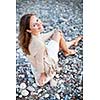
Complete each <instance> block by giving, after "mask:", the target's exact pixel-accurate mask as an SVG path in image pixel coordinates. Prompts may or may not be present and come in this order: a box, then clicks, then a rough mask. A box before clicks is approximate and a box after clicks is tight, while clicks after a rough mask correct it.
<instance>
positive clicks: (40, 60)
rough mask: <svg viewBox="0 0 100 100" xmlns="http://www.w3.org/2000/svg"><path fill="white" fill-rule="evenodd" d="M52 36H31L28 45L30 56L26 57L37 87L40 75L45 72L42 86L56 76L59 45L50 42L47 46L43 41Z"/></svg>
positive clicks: (52, 41) (48, 34)
mask: <svg viewBox="0 0 100 100" xmlns="http://www.w3.org/2000/svg"><path fill="white" fill-rule="evenodd" d="M52 34H53V32H51V33H47V34H40V35H39V36H35V35H32V40H31V43H30V44H29V51H30V55H27V57H28V59H29V61H30V62H31V64H32V71H33V74H34V76H35V81H36V84H37V85H38V86H39V83H38V81H39V79H40V75H41V73H43V72H45V73H46V76H47V77H46V81H45V82H44V84H45V83H47V82H48V81H49V80H50V79H52V78H53V77H54V75H55V74H56V68H57V62H58V51H59V44H58V43H57V42H56V41H54V40H50V41H49V42H48V44H45V41H46V40H48V39H49V38H50V37H51V36H52Z"/></svg>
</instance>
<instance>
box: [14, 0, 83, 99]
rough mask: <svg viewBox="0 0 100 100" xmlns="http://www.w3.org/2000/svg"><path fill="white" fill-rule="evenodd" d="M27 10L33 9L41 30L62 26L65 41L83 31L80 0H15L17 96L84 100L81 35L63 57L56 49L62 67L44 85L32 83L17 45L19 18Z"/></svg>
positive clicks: (23, 57) (29, 68)
mask: <svg viewBox="0 0 100 100" xmlns="http://www.w3.org/2000/svg"><path fill="white" fill-rule="evenodd" d="M27 13H36V14H37V16H38V17H39V18H40V19H41V20H42V21H43V23H44V32H43V33H44V34H45V33H46V32H49V31H51V30H53V29H61V30H62V32H63V34H64V38H65V40H66V41H71V40H73V39H75V38H76V37H78V36H79V35H83V1H82V0H16V100H83V39H81V40H80V41H79V43H78V45H77V46H76V47H75V46H71V47H70V48H71V49H75V51H76V54H75V55H72V56H67V57H65V56H64V55H63V52H62V51H60V52H59V53H58V57H59V61H58V66H60V67H61V68H62V70H61V71H60V72H57V74H56V76H55V77H54V79H55V80H56V81H57V85H56V86H55V87H52V86H50V83H49V82H48V83H47V84H46V85H44V86H43V87H39V86H37V85H36V83H35V78H34V75H33V73H32V70H31V64H30V62H29V61H28V59H27V58H26V57H25V55H24V53H23V52H22V50H21V48H20V47H19V45H18V38H17V37H18V34H19V21H20V18H21V17H22V16H23V15H24V14H27Z"/></svg>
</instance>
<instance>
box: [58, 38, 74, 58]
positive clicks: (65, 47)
mask: <svg viewBox="0 0 100 100" xmlns="http://www.w3.org/2000/svg"><path fill="white" fill-rule="evenodd" d="M60 48H62V50H63V52H64V55H65V56H68V55H72V54H75V53H76V52H75V50H71V49H69V46H68V45H67V43H66V41H65V39H64V38H63V36H61V39H60Z"/></svg>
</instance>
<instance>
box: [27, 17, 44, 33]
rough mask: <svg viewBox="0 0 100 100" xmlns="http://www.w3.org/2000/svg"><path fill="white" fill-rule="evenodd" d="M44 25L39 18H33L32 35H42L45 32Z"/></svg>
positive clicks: (31, 19) (31, 24)
mask: <svg viewBox="0 0 100 100" xmlns="http://www.w3.org/2000/svg"><path fill="white" fill-rule="evenodd" d="M43 29H44V28H43V23H42V21H41V20H40V19H39V18H37V17H36V16H31V18H30V30H29V31H30V33H32V34H34V35H38V34H40V32H42V31H43Z"/></svg>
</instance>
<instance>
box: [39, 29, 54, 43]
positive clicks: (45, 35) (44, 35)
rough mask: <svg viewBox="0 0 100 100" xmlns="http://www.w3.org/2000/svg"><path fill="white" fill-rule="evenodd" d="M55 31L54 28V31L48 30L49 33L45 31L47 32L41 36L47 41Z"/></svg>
mask: <svg viewBox="0 0 100 100" xmlns="http://www.w3.org/2000/svg"><path fill="white" fill-rule="evenodd" d="M53 33H54V30H53V31H50V32H48V33H45V34H43V33H42V34H41V38H42V39H43V40H44V41H46V40H48V39H50V37H51V36H52V35H53Z"/></svg>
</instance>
